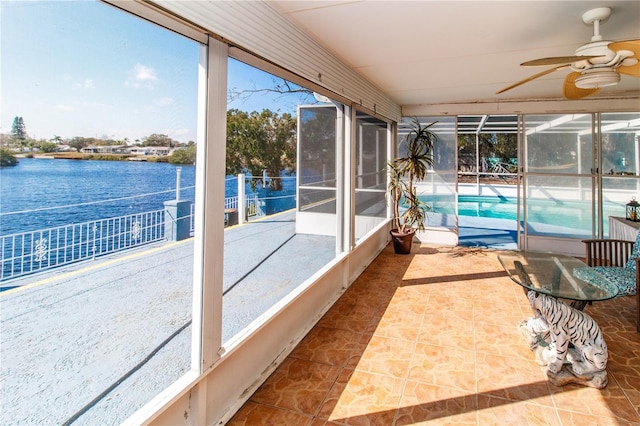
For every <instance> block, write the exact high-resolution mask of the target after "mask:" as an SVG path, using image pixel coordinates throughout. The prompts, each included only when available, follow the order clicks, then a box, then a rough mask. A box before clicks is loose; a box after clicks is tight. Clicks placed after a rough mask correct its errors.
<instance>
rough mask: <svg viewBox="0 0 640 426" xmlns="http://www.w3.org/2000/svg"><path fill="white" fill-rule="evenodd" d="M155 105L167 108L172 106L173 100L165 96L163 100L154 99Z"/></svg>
mask: <svg viewBox="0 0 640 426" xmlns="http://www.w3.org/2000/svg"><path fill="white" fill-rule="evenodd" d="M155 104H156V106H159V107H167V106H169V105H171V104H173V98H171V97H169V96H165V97H164V98H159V99H156V102H155Z"/></svg>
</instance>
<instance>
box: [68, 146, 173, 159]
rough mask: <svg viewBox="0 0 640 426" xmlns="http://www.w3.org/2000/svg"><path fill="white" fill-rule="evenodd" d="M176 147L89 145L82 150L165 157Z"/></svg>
mask: <svg viewBox="0 0 640 426" xmlns="http://www.w3.org/2000/svg"><path fill="white" fill-rule="evenodd" d="M174 150H175V148H172V147H169V146H125V145H111V146H109V145H89V146H87V147H84V148H82V149H81V150H80V152H82V153H83V154H130V155H143V156H149V155H153V156H158V157H163V156H167V155H170V154H171V153H172V152H173V151H174Z"/></svg>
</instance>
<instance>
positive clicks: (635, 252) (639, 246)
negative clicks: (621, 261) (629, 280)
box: [625, 232, 640, 271]
mask: <svg viewBox="0 0 640 426" xmlns="http://www.w3.org/2000/svg"><path fill="white" fill-rule="evenodd" d="M638 258H640V232H638V235H637V236H636V241H635V242H634V243H633V247H632V248H631V256H629V260H628V261H627V264H626V265H625V267H627V268H629V269H633V270H634V271H635V269H636V259H638Z"/></svg>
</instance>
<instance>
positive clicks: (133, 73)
mask: <svg viewBox="0 0 640 426" xmlns="http://www.w3.org/2000/svg"><path fill="white" fill-rule="evenodd" d="M157 81H158V77H157V76H156V72H155V70H154V69H153V68H149V67H146V66H144V65H142V64H136V65H135V66H134V67H133V68H132V69H131V70H129V77H128V78H127V80H126V81H125V83H124V84H125V85H127V86H129V87H135V88H140V87H148V88H153V85H154V83H156V82H157Z"/></svg>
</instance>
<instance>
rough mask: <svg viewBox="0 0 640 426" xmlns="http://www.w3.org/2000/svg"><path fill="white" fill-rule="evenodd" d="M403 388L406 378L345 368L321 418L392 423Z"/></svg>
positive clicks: (348, 421)
mask: <svg viewBox="0 0 640 426" xmlns="http://www.w3.org/2000/svg"><path fill="white" fill-rule="evenodd" d="M403 387H404V380H403V379H398V378H395V377H390V376H383V375H379V374H373V373H368V372H365V371H357V370H355V371H347V370H343V372H342V374H341V375H340V378H339V379H338V381H337V383H336V385H335V386H334V387H333V389H332V390H331V392H330V394H329V396H328V397H327V400H326V402H325V403H324V405H323V406H322V408H321V409H320V413H319V415H318V417H319V418H321V419H326V420H329V421H333V422H336V423H340V424H342V423H344V424H349V425H391V424H393V419H394V418H395V415H396V410H397V408H398V405H399V403H400V398H401V396H402V390H403Z"/></svg>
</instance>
